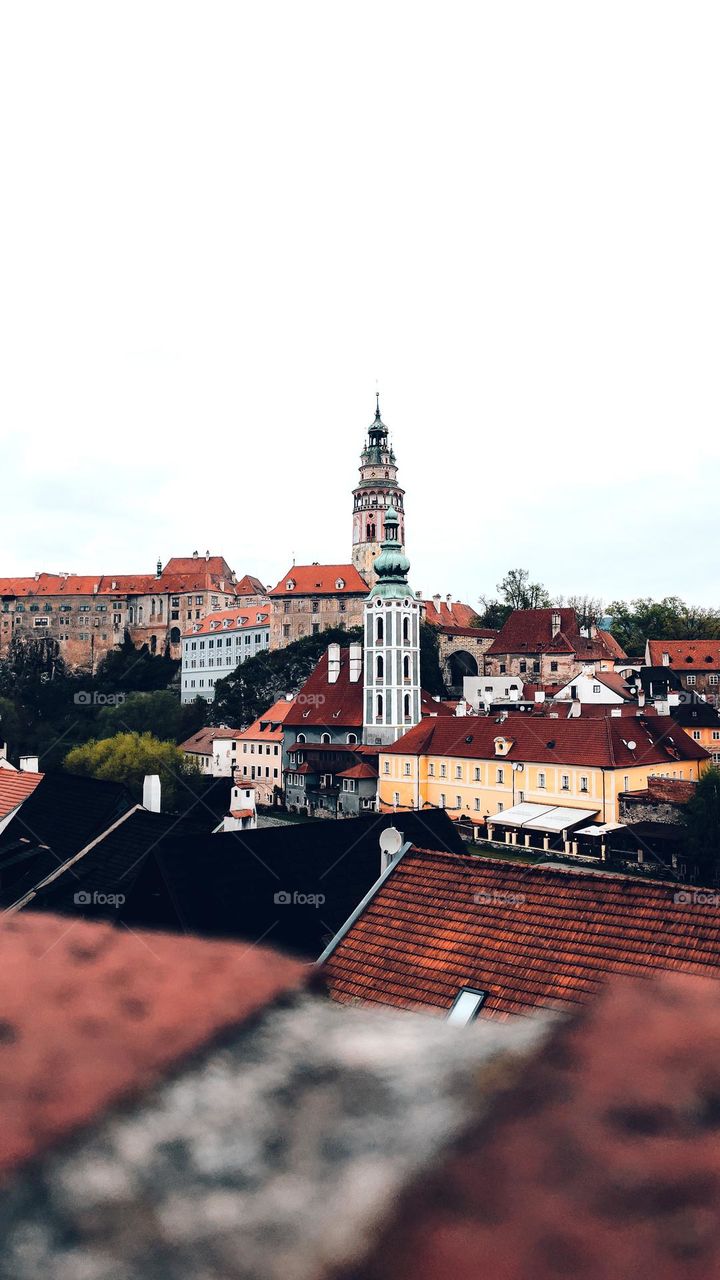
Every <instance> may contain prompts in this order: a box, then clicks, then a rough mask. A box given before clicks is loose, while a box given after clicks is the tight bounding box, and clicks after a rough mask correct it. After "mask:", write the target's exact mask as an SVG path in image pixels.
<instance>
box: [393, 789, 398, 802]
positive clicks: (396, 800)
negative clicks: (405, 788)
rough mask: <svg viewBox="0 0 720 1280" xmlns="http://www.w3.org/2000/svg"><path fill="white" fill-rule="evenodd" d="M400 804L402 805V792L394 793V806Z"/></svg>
mask: <svg viewBox="0 0 720 1280" xmlns="http://www.w3.org/2000/svg"><path fill="white" fill-rule="evenodd" d="M399 803H400V792H399V791H393V804H394V805H398V804H399Z"/></svg>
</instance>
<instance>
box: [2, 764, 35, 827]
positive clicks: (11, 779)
mask: <svg viewBox="0 0 720 1280" xmlns="http://www.w3.org/2000/svg"><path fill="white" fill-rule="evenodd" d="M43 777H44V775H43V774H42V773H26V772H25V771H24V770H22V769H0V818H7V816H8V814H10V813H12V812H13V810H14V809H17V807H18V805H20V804H22V802H23V800H27V798H28V796H31V795H32V793H33V791H34V790H35V788H36V786H37V785H38V783H39V782H41V781H42V779H43Z"/></svg>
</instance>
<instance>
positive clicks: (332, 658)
mask: <svg viewBox="0 0 720 1280" xmlns="http://www.w3.org/2000/svg"><path fill="white" fill-rule="evenodd" d="M339 675H340V645H339V644H329V645H328V684H336V683H337V678H338V676H339Z"/></svg>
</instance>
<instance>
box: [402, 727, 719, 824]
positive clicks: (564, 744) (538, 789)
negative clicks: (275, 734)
mask: <svg viewBox="0 0 720 1280" xmlns="http://www.w3.org/2000/svg"><path fill="white" fill-rule="evenodd" d="M708 763H709V757H708V754H707V752H706V751H705V750H704V748H703V747H702V746H701V745H700V744H699V743H697V742H694V741H693V740H692V738H690V737H689V736H688V734H687V733H685V732H684V730H683V729H681V728H679V726H678V725H677V723H676V722H675V721H674V720H672V719H671V718H670V717H669V716H667V717H666V716H647V717H644V716H638V717H632V718H630V717H627V718H617V719H614V718H610V717H608V718H597V719H596V718H588V719H583V718H582V717H578V718H576V719H570V720H554V719H550V718H549V717H540V716H525V715H522V714H521V713H519V712H516V713H514V714H511V715H510V716H508V717H506V718H505V719H504V720H503V721H502V723H498V721H497V719H495V718H494V717H488V716H459V717H457V718H448V719H437V720H433V721H429V720H427V719H426V720H423V721H422V722H421V723H420V724H418V725H416V726H415V727H414V728H413V729H411V730H410V731H409V732H408V733H406V734H404V735H403V737H402V738H399V739H398V741H397V742H395V743H393V744H392V746H389V747H385V748H383V750H382V751H381V754H380V772H379V779H378V803H379V808H380V809H381V810H382V811H383V812H386V813H387V812H389V811H393V810H400V811H401V810H403V809H423V808H428V807H432V808H442V809H446V810H447V812H448V814H449V815H450V817H452V818H456V819H459V818H463V819H465V820H469V821H472V822H475V823H480V824H484V823H487V822H491V820H492V818H493V816H496V815H498V814H502V813H503V812H506V811H507V810H508V809H511V808H513V807H514V806H516V805H519V804H536V805H544V806H546V807H548V808H549V807H551V806H558V807H569V808H574V809H578V810H582V811H585V812H586V813H591V814H592V815H594V816H593V817H591V818H587V821H589V822H590V821H595V822H598V823H614V822H618V821H619V809H618V796H619V794H620V793H621V792H623V791H630V790H636V789H638V788H642V787H644V786H646V784H647V779H648V777H657V776H662V777H669V778H685V779H688V780H693V779H697V778H698V777H699V776H700V774H701V773H702V771H703V769H704V768H705V767H707V765H708Z"/></svg>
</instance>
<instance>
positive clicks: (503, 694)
mask: <svg viewBox="0 0 720 1280" xmlns="http://www.w3.org/2000/svg"><path fill="white" fill-rule="evenodd" d="M524 687H525V686H524V682H523V678H522V676H508V675H505V676H465V677H464V679H463V695H464V697H465V699H466V701H467V702H469V704H470V706H471V708H472V710H473V712H474V713H475V714H477V713H478V712H483V711H487V710H488V708H489V707H493V706H496V705H497V704H498V703H503V702H507V703H513V702H522V701H523V689H524Z"/></svg>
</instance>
